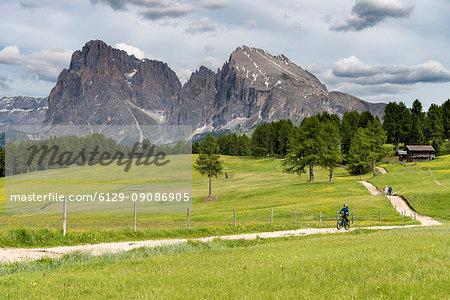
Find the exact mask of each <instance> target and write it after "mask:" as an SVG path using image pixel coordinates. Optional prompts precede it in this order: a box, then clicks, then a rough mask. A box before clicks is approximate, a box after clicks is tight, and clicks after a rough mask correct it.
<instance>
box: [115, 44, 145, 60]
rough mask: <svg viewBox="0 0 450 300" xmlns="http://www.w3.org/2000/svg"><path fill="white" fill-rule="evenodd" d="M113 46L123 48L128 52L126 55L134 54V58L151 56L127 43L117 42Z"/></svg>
mask: <svg viewBox="0 0 450 300" xmlns="http://www.w3.org/2000/svg"><path fill="white" fill-rule="evenodd" d="M114 48H117V49H120V50H123V51H125V52H127V53H128V55H134V56H135V57H136V58H139V59H143V58H149V59H151V58H153V57H152V56H151V55H148V54H145V53H144V51H142V50H141V49H139V48H137V47H134V46H130V45H127V44H125V43H117V44H115V45H114Z"/></svg>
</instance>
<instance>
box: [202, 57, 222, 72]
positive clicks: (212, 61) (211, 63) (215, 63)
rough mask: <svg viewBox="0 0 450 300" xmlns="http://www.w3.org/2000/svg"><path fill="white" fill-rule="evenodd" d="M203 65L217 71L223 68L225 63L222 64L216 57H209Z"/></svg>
mask: <svg viewBox="0 0 450 300" xmlns="http://www.w3.org/2000/svg"><path fill="white" fill-rule="evenodd" d="M201 64H202V65H204V66H205V67H207V68H209V69H211V70H213V71H216V70H217V69H218V68H220V67H221V66H222V64H223V62H221V61H220V60H218V59H217V58H215V57H212V56H207V57H205V58H203V60H202V63H201Z"/></svg>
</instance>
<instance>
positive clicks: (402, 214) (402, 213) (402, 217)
mask: <svg viewBox="0 0 450 300" xmlns="http://www.w3.org/2000/svg"><path fill="white" fill-rule="evenodd" d="M402 224H403V212H402Z"/></svg>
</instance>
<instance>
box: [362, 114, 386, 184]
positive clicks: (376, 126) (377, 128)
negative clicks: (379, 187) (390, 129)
mask: <svg viewBox="0 0 450 300" xmlns="http://www.w3.org/2000/svg"><path fill="white" fill-rule="evenodd" d="M367 137H368V139H369V149H368V150H369V157H370V158H371V160H372V173H373V176H375V175H376V174H377V172H376V168H375V163H376V162H377V161H379V160H380V159H381V158H383V156H384V155H386V152H385V150H384V147H383V145H384V143H386V132H385V131H384V130H383V127H382V126H381V122H380V120H379V119H378V117H376V118H375V119H374V120H373V121H372V122H370V124H369V126H368V127H367Z"/></svg>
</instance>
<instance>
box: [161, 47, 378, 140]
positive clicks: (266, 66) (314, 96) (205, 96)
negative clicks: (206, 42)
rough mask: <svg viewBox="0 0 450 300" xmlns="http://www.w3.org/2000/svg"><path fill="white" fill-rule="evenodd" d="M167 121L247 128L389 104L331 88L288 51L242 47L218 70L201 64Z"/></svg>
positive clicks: (205, 128)
mask: <svg viewBox="0 0 450 300" xmlns="http://www.w3.org/2000/svg"><path fill="white" fill-rule="evenodd" d="M174 103H175V104H174V105H173V107H172V110H171V112H170V115H169V122H174V123H176V122H181V121H185V122H189V123H192V124H197V126H196V128H197V129H196V131H195V132H196V133H203V132H206V131H211V130H230V129H244V130H245V129H248V128H251V127H253V126H255V125H256V124H258V123H261V122H272V121H278V120H280V119H291V120H292V121H294V122H295V123H298V122H300V120H301V119H303V118H304V117H308V116H311V115H313V114H315V113H318V112H323V111H327V112H329V113H336V114H338V115H339V116H342V115H343V114H344V113H345V112H346V111H351V110H358V111H360V112H361V111H363V110H369V111H371V112H372V113H374V114H375V115H379V116H382V115H383V113H384V106H385V104H381V103H380V104H373V103H369V102H365V101H363V100H361V99H359V98H357V97H354V96H352V95H349V94H345V93H340V92H328V90H327V87H326V86H325V85H324V84H323V83H321V82H320V81H319V80H318V79H317V78H316V77H315V76H314V75H313V74H311V73H309V72H308V71H306V70H303V69H302V68H301V67H299V66H297V65H296V64H294V63H292V62H291V61H290V60H289V59H288V58H287V57H285V56H284V55H279V56H273V55H270V54H269V53H267V52H266V51H264V50H262V49H257V48H249V47H247V46H242V47H238V48H237V49H236V50H235V51H234V52H233V53H232V54H231V56H230V58H229V60H228V61H227V62H226V63H225V64H224V65H223V67H222V68H221V69H219V70H218V72H217V73H215V72H212V71H210V70H208V69H207V68H205V67H200V69H199V70H198V71H196V72H195V73H193V74H192V76H191V78H190V79H189V80H188V82H187V83H186V84H185V85H184V86H183V89H182V91H181V92H180V93H179V95H178V98H177V99H176V101H175V102H174Z"/></svg>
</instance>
